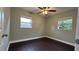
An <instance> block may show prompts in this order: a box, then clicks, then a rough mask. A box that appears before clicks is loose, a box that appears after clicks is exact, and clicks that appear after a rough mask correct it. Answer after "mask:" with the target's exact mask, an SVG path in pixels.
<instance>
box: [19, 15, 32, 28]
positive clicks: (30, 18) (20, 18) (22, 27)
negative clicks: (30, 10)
mask: <svg viewBox="0 0 79 59" xmlns="http://www.w3.org/2000/svg"><path fill="white" fill-rule="evenodd" d="M21 18H26V19H30V20H31V27H21ZM20 28H21V29H31V28H32V18H31V17H27V16H20Z"/></svg>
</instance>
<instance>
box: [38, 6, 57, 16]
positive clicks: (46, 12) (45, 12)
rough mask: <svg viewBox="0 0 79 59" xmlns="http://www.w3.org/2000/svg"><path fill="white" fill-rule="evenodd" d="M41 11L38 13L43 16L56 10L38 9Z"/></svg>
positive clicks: (48, 8)
mask: <svg viewBox="0 0 79 59" xmlns="http://www.w3.org/2000/svg"><path fill="white" fill-rule="evenodd" d="M38 8H39V9H40V10H41V11H40V12H39V13H42V14H43V15H46V14H48V13H49V12H56V10H51V9H50V7H38Z"/></svg>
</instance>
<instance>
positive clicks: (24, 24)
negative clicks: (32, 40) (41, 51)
mask: <svg viewBox="0 0 79 59" xmlns="http://www.w3.org/2000/svg"><path fill="white" fill-rule="evenodd" d="M20 28H32V20H31V19H28V18H24V17H21V18H20Z"/></svg>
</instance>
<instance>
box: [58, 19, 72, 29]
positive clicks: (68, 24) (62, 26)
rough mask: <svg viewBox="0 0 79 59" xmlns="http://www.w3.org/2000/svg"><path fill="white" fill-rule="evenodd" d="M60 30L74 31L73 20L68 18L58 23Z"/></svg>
mask: <svg viewBox="0 0 79 59" xmlns="http://www.w3.org/2000/svg"><path fill="white" fill-rule="evenodd" d="M58 29H59V30H71V29H72V19H71V18H69V19H68V18H67V19H65V20H60V21H58Z"/></svg>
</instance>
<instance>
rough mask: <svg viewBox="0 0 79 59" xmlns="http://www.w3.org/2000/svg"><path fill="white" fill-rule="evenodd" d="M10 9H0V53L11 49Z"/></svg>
mask: <svg viewBox="0 0 79 59" xmlns="http://www.w3.org/2000/svg"><path fill="white" fill-rule="evenodd" d="M9 27H10V8H0V51H7V50H8V47H9Z"/></svg>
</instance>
